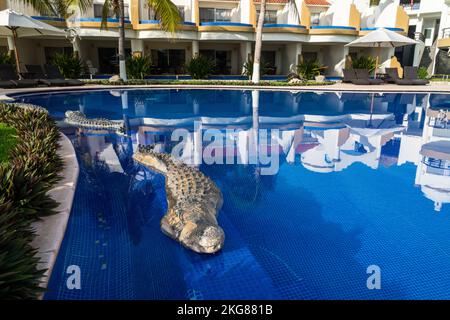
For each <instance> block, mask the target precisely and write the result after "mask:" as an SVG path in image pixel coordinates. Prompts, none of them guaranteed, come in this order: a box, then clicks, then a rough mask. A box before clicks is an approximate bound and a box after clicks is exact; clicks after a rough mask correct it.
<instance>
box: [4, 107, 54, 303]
mask: <svg viewBox="0 0 450 320" xmlns="http://www.w3.org/2000/svg"><path fill="white" fill-rule="evenodd" d="M0 122H1V123H3V124H5V125H7V126H9V127H12V128H14V129H15V131H16V134H17V144H16V145H15V146H14V147H13V148H12V149H11V150H10V152H9V161H8V162H6V163H3V164H0V299H35V298H36V297H37V296H38V294H39V293H41V292H42V291H43V289H42V288H41V287H39V284H40V279H41V277H42V275H43V274H44V272H45V270H39V269H38V267H37V264H38V262H39V259H38V258H37V257H36V254H37V250H36V249H35V248H33V247H32V246H31V242H32V240H33V239H34V237H35V233H34V230H33V229H32V227H31V224H32V223H33V222H36V221H38V220H39V219H41V218H42V217H44V216H47V215H51V214H54V213H56V212H55V209H56V208H57V206H58V203H57V202H56V201H54V200H53V199H52V198H51V197H50V196H49V195H48V191H49V190H51V188H52V187H53V186H54V184H55V183H56V182H57V181H59V179H60V178H59V175H58V172H60V171H61V170H62V167H63V162H62V159H61V157H60V156H59V155H58V153H57V150H58V147H59V146H58V139H59V136H60V133H59V131H58V129H57V127H56V124H55V122H54V121H53V119H51V117H50V116H49V115H48V113H47V112H46V111H45V109H42V108H39V107H34V106H30V105H23V104H0Z"/></svg>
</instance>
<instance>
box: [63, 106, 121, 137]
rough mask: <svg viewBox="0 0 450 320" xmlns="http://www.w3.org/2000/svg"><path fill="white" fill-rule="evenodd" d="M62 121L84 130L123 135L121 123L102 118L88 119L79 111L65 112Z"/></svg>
mask: <svg viewBox="0 0 450 320" xmlns="http://www.w3.org/2000/svg"><path fill="white" fill-rule="evenodd" d="M65 116H66V117H65V119H64V121H65V122H66V123H67V124H70V125H73V126H76V127H80V128H86V129H104V130H110V131H116V132H117V133H120V134H124V133H125V128H124V125H123V121H120V120H119V121H112V120H108V119H103V118H96V119H88V118H86V115H85V114H84V113H83V112H81V111H66V113H65Z"/></svg>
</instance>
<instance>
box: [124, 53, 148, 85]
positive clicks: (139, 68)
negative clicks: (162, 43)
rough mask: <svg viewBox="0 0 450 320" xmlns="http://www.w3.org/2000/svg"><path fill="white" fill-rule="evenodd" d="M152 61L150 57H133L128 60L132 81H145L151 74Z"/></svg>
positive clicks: (129, 75) (128, 70) (128, 69)
mask: <svg viewBox="0 0 450 320" xmlns="http://www.w3.org/2000/svg"><path fill="white" fill-rule="evenodd" d="M151 68H152V60H151V59H150V57H149V56H132V57H129V58H128V59H127V73H128V78H130V79H144V78H145V76H148V75H149V74H150V71H151Z"/></svg>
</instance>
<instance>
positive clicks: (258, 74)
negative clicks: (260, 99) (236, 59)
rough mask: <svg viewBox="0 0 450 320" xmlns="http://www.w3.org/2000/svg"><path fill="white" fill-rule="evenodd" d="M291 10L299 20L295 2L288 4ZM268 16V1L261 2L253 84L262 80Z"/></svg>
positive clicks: (293, 0)
mask: <svg viewBox="0 0 450 320" xmlns="http://www.w3.org/2000/svg"><path fill="white" fill-rule="evenodd" d="M286 5H289V6H290V7H291V9H293V14H294V15H295V17H296V18H297V19H298V17H299V12H298V8H297V5H296V4H295V0H288V3H287V4H286ZM265 14H266V0H261V4H260V12H259V17H258V24H257V25H256V39H255V55H254V59H253V75H252V82H253V83H259V81H260V80H261V71H260V66H261V48H262V31H263V26H264V16H265Z"/></svg>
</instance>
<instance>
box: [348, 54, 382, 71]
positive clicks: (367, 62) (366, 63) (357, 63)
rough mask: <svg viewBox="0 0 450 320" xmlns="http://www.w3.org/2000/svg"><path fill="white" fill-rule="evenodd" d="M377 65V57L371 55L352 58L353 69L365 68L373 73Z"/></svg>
mask: <svg viewBox="0 0 450 320" xmlns="http://www.w3.org/2000/svg"><path fill="white" fill-rule="evenodd" d="M376 65H377V60H376V58H374V57H370V56H367V57H366V56H361V57H359V58H356V59H353V60H352V67H353V69H365V70H367V71H369V73H372V72H373V71H374V70H375V68H376V67H377V66H376Z"/></svg>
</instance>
